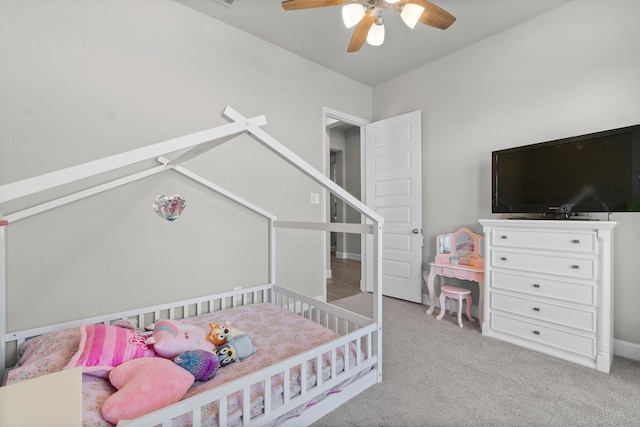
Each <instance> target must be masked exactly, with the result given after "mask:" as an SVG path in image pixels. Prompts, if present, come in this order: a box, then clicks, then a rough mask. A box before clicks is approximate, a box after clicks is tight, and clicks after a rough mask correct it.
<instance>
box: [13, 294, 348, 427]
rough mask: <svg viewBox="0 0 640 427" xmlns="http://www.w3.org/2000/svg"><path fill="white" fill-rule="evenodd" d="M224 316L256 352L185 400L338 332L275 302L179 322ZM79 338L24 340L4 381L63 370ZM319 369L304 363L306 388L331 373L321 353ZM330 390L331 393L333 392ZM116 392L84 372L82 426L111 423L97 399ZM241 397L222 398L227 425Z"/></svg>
mask: <svg viewBox="0 0 640 427" xmlns="http://www.w3.org/2000/svg"><path fill="white" fill-rule="evenodd" d="M227 320H229V321H230V322H231V324H232V325H233V326H234V327H236V328H238V329H241V330H242V331H244V332H245V333H247V334H251V335H252V341H253V344H254V345H255V346H256V347H257V349H258V350H257V351H256V353H254V354H253V355H251V356H250V357H248V358H247V359H244V360H243V361H242V362H239V363H233V364H231V365H229V366H225V367H223V368H220V369H219V370H218V372H217V373H216V375H215V377H213V378H212V379H211V380H209V381H206V382H195V383H194V384H193V386H192V387H191V388H190V389H189V391H188V392H187V394H186V396H185V398H188V397H191V396H194V395H196V394H199V393H202V392H204V391H206V390H210V389H212V388H215V387H217V386H219V385H221V384H225V383H227V382H229V381H233V380H235V379H237V378H240V377H242V376H244V375H247V374H250V373H252V372H255V371H257V370H260V369H263V368H265V367H268V366H271V365H273V364H275V363H278V362H280V361H282V360H285V359H287V358H289V357H291V356H293V355H296V354H299V353H302V352H304V351H307V350H310V349H312V348H314V347H316V346H318V345H321V344H323V343H326V342H328V341H331V340H332V339H334V338H336V337H337V336H338V335H337V334H336V333H335V332H334V331H332V330H330V329H327V328H325V327H323V326H321V325H318V324H317V323H315V322H313V321H310V320H307V319H305V318H303V317H301V316H299V315H297V314H294V313H291V312H289V311H288V310H285V309H284V308H282V307H279V306H277V305H274V304H268V303H259V304H252V305H247V306H241V307H235V308H231V309H226V310H222V311H217V312H213V313H209V314H205V315H202V316H197V317H192V318H189V319H183V320H181V322H185V323H193V324H196V325H199V326H200V327H202V328H204V329H206V330H207V331H208V328H209V326H208V325H209V323H223V322H225V321H227ZM79 341H80V331H79V328H73V329H68V330H64V331H59V332H52V333H48V334H45V335H42V336H40V337H37V338H34V339H32V340H29V341H27V342H25V343H24V344H23V345H22V346H21V347H20V350H19V355H20V360H19V362H18V365H19V366H18V367H17V368H15V369H13V370H11V371H10V372H9V374H8V375H7V384H13V383H16V382H20V381H23V380H26V379H30V378H35V377H38V376H40V375H44V374H47V373H51V372H55V371H58V370H60V369H62V368H63V367H64V366H65V365H66V364H67V363H68V361H69V360H70V358H71V357H72V356H73V355H74V354H75V352H76V351H77V349H78V345H79ZM349 352H350V355H349V358H348V360H349V361H350V362H352V363H351V364H353V363H355V358H356V354H355V346H353V345H352V346H351V347H350V348H349ZM336 359H337V361H336V364H337V366H336V372H341V371H342V370H343V369H344V360H345V359H344V354H342V352H338V355H337V358H336ZM322 364H323V366H322V367H321V369H320V370H318V368H317V367H316V366H315V365H316V364H315V362H309V363H307V366H306V376H307V378H306V381H307V387H308V388H309V387H312V386H313V385H315V383H316V378H317V375H318V373H319V372H318V371H320V373H321V375H322V377H323V379H324V380H326V379H328V378H329V377H330V375H331V359H330V357H329V354H325V355H323V358H322ZM300 377H301V372H300V369H298V370H297V371H292V372H291V373H290V378H289V379H290V381H289V384H288V387H289V390H290V394H291V395H292V396H295V395H297V394H299V393H300V387H301V383H302V381H301V378H300ZM271 380H272V381H271V383H272V384H271V391H270V393H271V405H272V408H271V409H276V408H277V407H279V406H281V405H282V404H283V391H284V387H285V386H286V385H285V384H283V382H284V381H283V375H282V374H280V375H276V376H274V377H273V378H272V379H271ZM262 384H263V383H259V384H256V385H255V386H253V387H252V389H251V392H252V393H251V417H252V418H253V417H256V416H259V415H260V414H262V413H263V411H264V402H265V398H264V397H265V395H264V390H263V389H262V388H263V387H264V386H263V385H262ZM336 391H338V390H333V391H331V392H336ZM114 392H115V389H114V388H113V387H112V386H111V384H110V383H109V381H108V380H107V379H104V378H99V377H96V376H92V375H83V393H82V396H83V425H84V426H110V425H111V424H109V423H108V422H107V421H105V420H104V419H103V418H102V416H101V415H100V409H101V407H102V403H103V402H104V401H105V400H106V399H107V398H108V397H109V396H110V395H111V394H112V393H114ZM331 392H329V393H331ZM304 406H306V405H302V406H301V407H299V408H297V409H296V410H294V411H291V412H290V413H289V414H287V415H286V416H285V417H292V416H296V415H298V414H299V413H300V412H301V411H302V410H303V409H304ZM218 411H219V408H218V403H217V402H215V403H213V404H210V405H208V406H207V407H205V408H203V411H202V420H201V423H202V425H203V426H217V425H218V416H219V413H218ZM242 413H243V407H242V399H241V397H240V394H239V392H238V394H237V395H233V396H231V397H230V398H228V399H227V424H228V425H230V426H233V425H235V424H238V425H240V424H241V423H242V419H241V417H242ZM174 425H176V426H189V425H191V419H190V417H189V416H183V417H180V418H178V419H176V420H174Z"/></svg>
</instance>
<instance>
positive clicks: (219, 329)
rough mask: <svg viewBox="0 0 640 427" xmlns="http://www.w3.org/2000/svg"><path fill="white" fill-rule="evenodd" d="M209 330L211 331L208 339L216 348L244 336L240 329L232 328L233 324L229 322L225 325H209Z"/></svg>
mask: <svg viewBox="0 0 640 427" xmlns="http://www.w3.org/2000/svg"><path fill="white" fill-rule="evenodd" d="M209 328H210V331H209V335H208V336H207V339H208V340H209V341H210V342H212V343H214V344H215V345H216V346H220V345H222V344H225V343H226V342H227V340H228V339H229V338H230V337H231V338H235V337H237V336H240V335H242V334H244V332H242V331H241V330H240V329H238V328H234V327H232V326H231V322H229V321H228V320H227V321H226V322H224V324H222V323H209Z"/></svg>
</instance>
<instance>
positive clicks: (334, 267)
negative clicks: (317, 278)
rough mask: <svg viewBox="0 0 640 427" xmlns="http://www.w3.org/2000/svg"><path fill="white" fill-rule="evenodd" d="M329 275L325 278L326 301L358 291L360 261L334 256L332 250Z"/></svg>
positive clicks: (357, 292) (348, 295)
mask: <svg viewBox="0 0 640 427" xmlns="http://www.w3.org/2000/svg"><path fill="white" fill-rule="evenodd" d="M331 276H332V277H331V278H330V279H327V302H331V301H336V300H339V299H342V298H346V297H350V296H351V295H355V294H359V293H360V261H356V260H352V259H342V258H336V256H335V253H333V252H332V253H331Z"/></svg>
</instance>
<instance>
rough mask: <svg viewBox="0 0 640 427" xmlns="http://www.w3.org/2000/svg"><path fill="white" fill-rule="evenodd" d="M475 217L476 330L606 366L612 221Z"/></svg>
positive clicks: (608, 356) (609, 344)
mask: <svg viewBox="0 0 640 427" xmlns="http://www.w3.org/2000/svg"><path fill="white" fill-rule="evenodd" d="M480 223H481V224H482V226H483V230H484V233H485V246H486V248H485V287H484V293H485V294H484V296H485V298H484V322H483V324H482V333H483V334H485V335H488V336H491V337H494V338H498V339H501V340H504V341H508V342H511V343H513V344H517V345H521V346H523V347H527V348H530V349H533V350H537V351H541V352H543V353H547V354H550V355H553V356H557V357H561V358H563V359H566V360H570V361H572V362H576V363H580V364H582V365H585V366H589V367H592V368H595V369H597V370H599V371H603V372H609V370H610V368H611V362H612V360H613V281H612V278H613V271H612V268H613V267H612V266H613V249H612V248H613V229H614V227H615V226H616V223H615V222H610V221H574V220H567V221H549V220H480Z"/></svg>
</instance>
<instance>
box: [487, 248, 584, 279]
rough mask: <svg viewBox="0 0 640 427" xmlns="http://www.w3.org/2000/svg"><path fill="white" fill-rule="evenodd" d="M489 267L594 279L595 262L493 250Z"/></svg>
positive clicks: (558, 255)
mask: <svg viewBox="0 0 640 427" xmlns="http://www.w3.org/2000/svg"><path fill="white" fill-rule="evenodd" d="M491 265H492V266H493V267H494V268H509V269H514V270H522V271H532V272H539V273H548V274H554V275H561V276H567V277H575V278H580V279H595V277H596V274H595V273H596V272H595V260H593V259H584V258H572V257H565V256H562V254H557V255H553V256H552V255H537V254H527V253H519V252H508V251H503V250H498V249H496V250H493V251H492V252H491Z"/></svg>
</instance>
